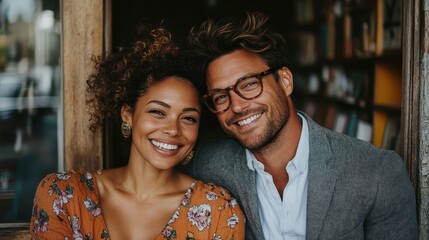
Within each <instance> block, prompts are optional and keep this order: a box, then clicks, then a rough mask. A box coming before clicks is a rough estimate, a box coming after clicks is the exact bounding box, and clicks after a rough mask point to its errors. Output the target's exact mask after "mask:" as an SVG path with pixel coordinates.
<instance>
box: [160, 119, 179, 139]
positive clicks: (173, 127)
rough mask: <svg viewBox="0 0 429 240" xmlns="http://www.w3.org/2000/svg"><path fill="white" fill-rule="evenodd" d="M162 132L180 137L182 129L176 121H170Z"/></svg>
mask: <svg viewBox="0 0 429 240" xmlns="http://www.w3.org/2000/svg"><path fill="white" fill-rule="evenodd" d="M162 131H163V133H165V134H167V135H169V136H172V137H174V136H178V135H180V128H179V126H178V123H177V121H175V120H171V121H168V122H167V123H166V125H165V126H164V128H163V130H162Z"/></svg>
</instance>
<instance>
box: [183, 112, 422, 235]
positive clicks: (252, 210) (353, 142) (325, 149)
mask: <svg viewBox="0 0 429 240" xmlns="http://www.w3.org/2000/svg"><path fill="white" fill-rule="evenodd" d="M304 117H305V118H306V119H307V121H308V128H309V135H310V136H309V137H310V156H309V172H308V203H307V230H306V238H307V239H330V240H331V239H377V240H379V239H389V240H391V239H401V240H404V239H417V238H418V228H417V216H416V200H415V192H414V189H413V187H412V185H411V182H410V180H409V177H408V174H407V172H406V170H405V167H404V164H403V161H402V159H401V158H400V157H399V156H398V155H397V154H396V153H395V152H393V151H387V150H381V149H378V148H376V147H374V146H373V145H371V144H369V143H367V142H364V141H360V140H357V139H355V138H351V137H348V136H346V135H343V134H339V133H337V132H334V131H331V130H328V129H326V128H323V127H321V126H319V125H317V124H316V123H315V122H314V121H312V120H311V119H310V118H309V117H308V116H306V115H304ZM189 173H190V174H191V175H193V176H194V177H196V178H199V179H202V180H204V181H206V182H213V183H215V184H218V185H221V186H224V187H225V188H227V189H228V190H229V191H230V192H231V194H232V195H233V196H234V197H235V198H237V200H238V201H239V203H240V205H241V206H242V209H243V211H244V213H245V214H246V221H247V225H246V239H258V240H259V239H264V235H263V232H262V226H261V223H260V218H259V212H258V207H260V206H258V199H257V193H256V177H255V172H254V171H251V170H250V169H249V168H248V167H247V161H246V156H245V150H244V148H243V147H242V146H241V145H240V144H238V143H237V142H235V141H234V140H220V141H217V142H213V143H210V144H204V145H201V146H199V147H198V148H197V150H196V153H195V156H194V159H193V161H192V163H191V165H190V166H189Z"/></svg>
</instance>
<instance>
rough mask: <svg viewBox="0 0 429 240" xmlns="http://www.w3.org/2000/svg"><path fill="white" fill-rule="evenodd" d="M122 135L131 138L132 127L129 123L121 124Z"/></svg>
mask: <svg viewBox="0 0 429 240" xmlns="http://www.w3.org/2000/svg"><path fill="white" fill-rule="evenodd" d="M121 133H122V136H123V137H124V138H129V137H130V136H131V126H130V124H129V123H128V122H122V123H121Z"/></svg>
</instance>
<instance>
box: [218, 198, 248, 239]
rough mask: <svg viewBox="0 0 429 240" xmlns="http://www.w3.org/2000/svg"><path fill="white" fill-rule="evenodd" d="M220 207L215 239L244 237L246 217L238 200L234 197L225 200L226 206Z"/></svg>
mask: <svg viewBox="0 0 429 240" xmlns="http://www.w3.org/2000/svg"><path fill="white" fill-rule="evenodd" d="M218 209H219V211H220V213H219V218H218V223H217V229H216V230H215V236H213V239H227V240H237V239H244V232H245V226H246V219H245V217H244V213H243V211H242V210H241V208H240V206H239V205H238V203H237V201H236V200H235V199H234V198H230V199H228V200H225V203H224V206H219V208H218Z"/></svg>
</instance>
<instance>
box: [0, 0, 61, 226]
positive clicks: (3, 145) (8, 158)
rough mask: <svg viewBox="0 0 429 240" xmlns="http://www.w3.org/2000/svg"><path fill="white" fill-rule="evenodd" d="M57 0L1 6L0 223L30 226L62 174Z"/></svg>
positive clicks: (12, 0) (1, 1)
mask: <svg viewBox="0 0 429 240" xmlns="http://www.w3.org/2000/svg"><path fill="white" fill-rule="evenodd" d="M59 1H60V0H0V223H9V222H29V220H30V216H31V207H32V203H33V197H34V193H35V190H36V187H37V184H38V182H40V180H41V179H42V178H43V177H44V176H45V175H46V174H47V173H49V172H54V171H57V170H58V169H60V166H59V164H58V163H61V162H62V160H61V158H62V156H61V154H60V153H61V152H62V151H60V150H59V147H60V146H61V142H59V139H62V136H61V135H59V134H61V131H59V127H60V126H61V121H62V119H61V117H60V116H61V111H62V110H61V109H60V107H61V104H60V89H61V74H60V73H61V71H60V33H61V29H60V26H61V24H60V21H59V19H60V17H59V4H60V3H59Z"/></svg>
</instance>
